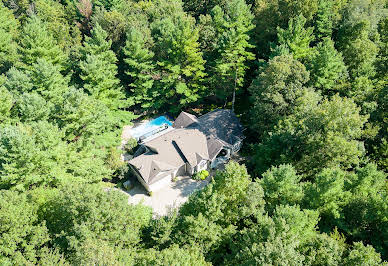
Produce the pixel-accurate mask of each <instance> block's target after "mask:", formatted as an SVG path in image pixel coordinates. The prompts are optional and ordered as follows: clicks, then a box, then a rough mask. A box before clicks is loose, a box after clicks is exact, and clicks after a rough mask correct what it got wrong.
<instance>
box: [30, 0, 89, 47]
mask: <svg viewBox="0 0 388 266" xmlns="http://www.w3.org/2000/svg"><path fill="white" fill-rule="evenodd" d="M34 8H35V12H36V15H37V16H38V17H39V18H40V19H41V20H42V21H43V22H44V23H45V25H46V29H47V32H48V33H49V34H50V35H52V36H53V37H54V39H55V40H56V42H57V43H58V46H59V47H61V49H62V50H63V51H66V53H69V52H70V50H75V49H78V46H80V45H81V38H82V36H81V32H80V30H79V28H78V27H77V26H76V25H75V23H74V22H73V21H72V20H70V19H68V14H66V11H67V10H66V8H67V7H66V6H65V5H62V4H61V3H60V2H56V1H53V0H37V1H35V2H34Z"/></svg>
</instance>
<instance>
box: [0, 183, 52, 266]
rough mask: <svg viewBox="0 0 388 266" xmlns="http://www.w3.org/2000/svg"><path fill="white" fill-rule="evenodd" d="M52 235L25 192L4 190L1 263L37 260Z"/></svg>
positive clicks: (1, 194) (0, 217)
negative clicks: (40, 219) (39, 218)
mask: <svg viewBox="0 0 388 266" xmlns="http://www.w3.org/2000/svg"><path fill="white" fill-rule="evenodd" d="M48 241H49V235H48V232H47V228H46V227H45V225H44V222H42V221H39V220H38V215H37V206H34V205H33V204H31V203H30V202H29V200H28V199H27V197H26V195H25V194H20V195H19V194H18V193H16V192H13V191H6V190H0V263H1V264H37V263H38V260H39V257H40V256H41V255H42V253H43V252H42V251H43V250H42V248H43V247H44V246H45V245H46V244H47V243H48Z"/></svg>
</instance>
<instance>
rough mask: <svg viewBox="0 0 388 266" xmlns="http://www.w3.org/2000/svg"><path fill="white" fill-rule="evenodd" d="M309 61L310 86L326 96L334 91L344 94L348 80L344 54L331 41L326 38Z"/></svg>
mask: <svg viewBox="0 0 388 266" xmlns="http://www.w3.org/2000/svg"><path fill="white" fill-rule="evenodd" d="M309 61H310V62H309V63H308V66H309V67H308V68H309V70H310V73H311V76H310V84H311V85H312V86H313V87H315V88H317V89H320V90H322V91H323V92H324V93H325V94H330V93H331V92H332V91H340V92H341V91H342V93H344V92H343V90H344V89H346V82H347V78H348V73H347V68H346V66H345V63H344V60H343V58H342V54H341V53H339V52H338V51H337V50H336V49H335V47H334V42H333V41H332V40H331V39H329V38H324V39H323V41H322V42H320V43H318V45H317V46H316V47H315V53H314V55H312V57H311V60H309ZM345 93H346V92H345Z"/></svg>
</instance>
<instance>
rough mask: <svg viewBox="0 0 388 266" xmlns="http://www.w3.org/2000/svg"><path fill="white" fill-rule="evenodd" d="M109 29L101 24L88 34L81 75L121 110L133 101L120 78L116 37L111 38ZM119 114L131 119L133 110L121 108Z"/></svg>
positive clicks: (100, 97) (91, 91)
mask: <svg viewBox="0 0 388 266" xmlns="http://www.w3.org/2000/svg"><path fill="white" fill-rule="evenodd" d="M107 37H108V35H107V33H106V32H105V31H104V30H103V29H102V28H101V26H100V25H99V24H97V25H96V26H95V27H94V28H93V30H92V36H91V37H86V39H85V46H84V48H83V49H82V54H83V60H82V61H81V62H80V69H81V75H80V77H81V79H82V80H83V86H84V88H85V90H86V91H87V92H89V94H91V95H92V96H93V97H94V98H96V99H98V100H100V101H101V102H103V103H104V104H105V105H107V106H108V107H109V108H110V109H111V110H112V111H115V112H118V111H120V109H123V108H127V107H128V106H130V105H131V104H132V103H131V101H130V100H129V99H126V97H125V94H124V92H123V89H122V87H121V86H120V80H119V79H118V78H117V65H116V63H117V58H116V55H115V54H114V52H113V51H112V50H111V49H110V48H111V44H112V41H110V40H107ZM117 114H120V115H121V116H122V119H123V120H129V119H131V117H132V114H131V113H129V112H123V111H120V112H118V113H117Z"/></svg>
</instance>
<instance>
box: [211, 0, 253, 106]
mask: <svg viewBox="0 0 388 266" xmlns="http://www.w3.org/2000/svg"><path fill="white" fill-rule="evenodd" d="M213 14H214V17H213V20H214V23H215V26H216V27H220V28H219V29H217V31H218V32H219V34H218V36H217V41H218V43H217V45H216V47H217V48H216V50H217V57H216V59H215V64H214V66H212V67H213V69H214V70H213V71H211V75H210V76H211V78H210V79H211V84H212V86H213V87H214V88H216V91H215V94H216V96H217V97H218V98H220V99H224V100H226V101H228V98H229V97H230V96H231V95H233V99H232V102H233V104H234V98H235V93H236V90H237V89H238V88H241V87H242V85H243V82H244V76H245V70H246V69H247V61H249V60H252V59H254V54H253V53H251V52H250V51H249V49H250V48H253V46H252V45H251V44H250V43H249V39H250V36H249V31H250V30H252V29H253V24H252V19H253V15H252V14H251V12H250V10H249V6H247V4H246V3H245V1H242V0H233V1H230V2H227V4H226V6H225V8H224V10H222V9H221V7H219V6H216V7H215V8H214V9H213Z"/></svg>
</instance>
